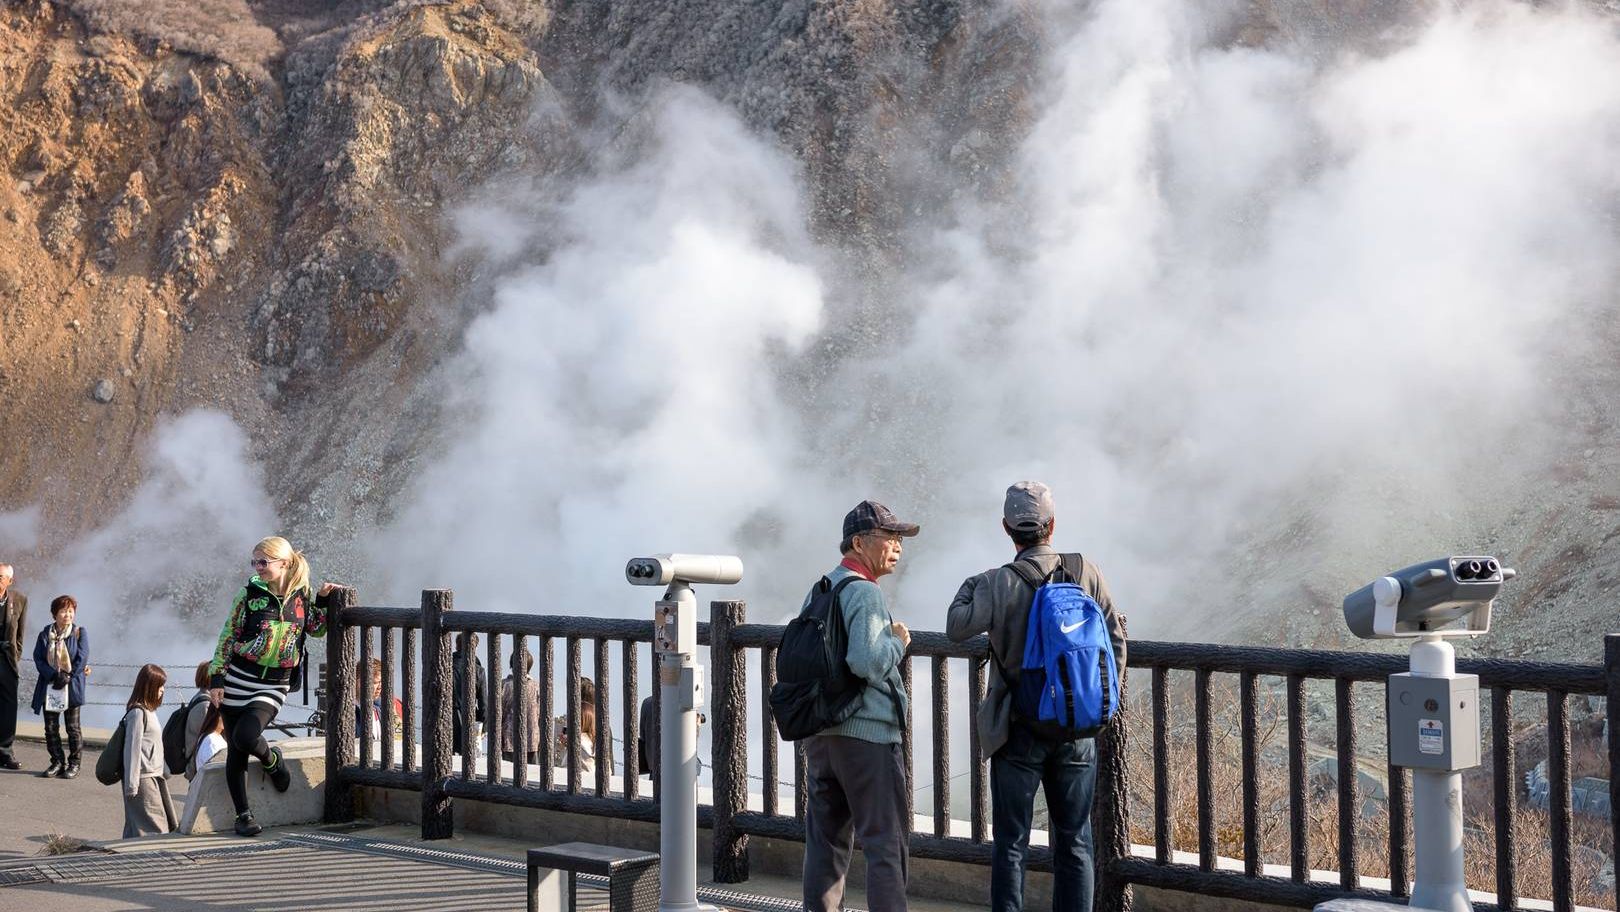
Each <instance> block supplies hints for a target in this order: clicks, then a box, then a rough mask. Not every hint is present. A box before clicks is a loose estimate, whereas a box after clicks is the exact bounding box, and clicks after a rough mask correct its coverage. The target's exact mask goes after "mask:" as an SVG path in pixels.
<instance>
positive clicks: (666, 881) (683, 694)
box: [653, 579, 719, 912]
mask: <svg viewBox="0 0 1620 912" xmlns="http://www.w3.org/2000/svg"><path fill="white" fill-rule="evenodd" d="M697 610H698V607H697V597H696V596H695V595H693V594H692V587H691V585H689V584H688V583H686V582H685V581H684V580H680V579H677V580H674V581H673V582H671V583H670V585H669V588H668V589H667V590H665V591H664V598H663V599H662V600H661V601H659V602H658V603H657V604H656V605H655V606H654V608H653V650H654V651H655V652H657V653H658V691H659V697H658V703H659V724H660V726H661V729H662V730H661V732H660V735H659V737H660V739H661V741H662V743H661V744H660V745H659V765H658V776H659V784H658V786H659V793H658V794H659V805H658V812H659V821H658V823H659V826H658V852H659V855H660V859H659V867H658V885H659V896H658V912H719V910H718V909H716V908H715V907H714V906H710V905H704V904H699V903H698V901H697V774H698V759H697V727H698V709H699V707H701V706H702V705H703V689H704V688H703V666H701V665H699V664H698V663H697Z"/></svg>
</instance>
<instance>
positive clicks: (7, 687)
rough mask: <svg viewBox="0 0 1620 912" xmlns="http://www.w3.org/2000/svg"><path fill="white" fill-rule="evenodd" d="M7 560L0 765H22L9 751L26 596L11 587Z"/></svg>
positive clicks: (1, 607) (1, 595)
mask: <svg viewBox="0 0 1620 912" xmlns="http://www.w3.org/2000/svg"><path fill="white" fill-rule="evenodd" d="M14 572H15V571H13V570H12V568H11V565H10V564H0V654H3V658H0V769H8V770H17V769H22V764H21V763H18V762H17V758H16V757H15V756H13V755H12V753H11V745H12V742H13V741H14V740H15V739H16V737H17V679H18V675H19V668H20V666H21V663H22V651H23V637H24V636H26V635H27V628H28V596H26V595H23V594H22V593H21V592H18V591H17V590H16V589H14V588H12V585H11V579H12V574H13V573H14Z"/></svg>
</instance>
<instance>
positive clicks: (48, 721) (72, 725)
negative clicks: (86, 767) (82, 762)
mask: <svg viewBox="0 0 1620 912" xmlns="http://www.w3.org/2000/svg"><path fill="white" fill-rule="evenodd" d="M82 708H83V707H79V706H69V707H68V708H67V711H66V712H56V713H53V712H48V713H46V714H45V752H46V753H48V754H50V755H51V762H52V763H56V764H64V763H65V764H67V765H68V766H78V765H79V754H80V753H81V752H82V751H83V750H84V733H83V732H82V730H81V729H80V728H79V710H80V709H82ZM63 716H66V717H67V753H66V754H63V752H62V717H63Z"/></svg>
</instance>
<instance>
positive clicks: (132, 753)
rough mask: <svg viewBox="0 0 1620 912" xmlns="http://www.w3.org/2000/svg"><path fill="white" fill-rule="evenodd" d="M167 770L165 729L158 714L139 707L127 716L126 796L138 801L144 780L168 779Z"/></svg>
mask: <svg viewBox="0 0 1620 912" xmlns="http://www.w3.org/2000/svg"><path fill="white" fill-rule="evenodd" d="M167 775H168V770H166V769H164V768H163V726H162V725H161V724H159V723H158V717H157V713H155V712H153V711H151V710H150V709H143V708H141V707H139V706H137V707H135V708H134V709H132V710H130V711H129V712H127V713H125V714H124V794H125V795H128V796H129V797H131V798H133V797H135V794H136V793H137V792H139V791H140V790H141V779H143V778H145V777H147V776H157V777H159V778H163V777H166V776H167Z"/></svg>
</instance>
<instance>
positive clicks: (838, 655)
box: [771, 576, 866, 741]
mask: <svg viewBox="0 0 1620 912" xmlns="http://www.w3.org/2000/svg"><path fill="white" fill-rule="evenodd" d="M856 579H857V577H855V576H848V577H845V578H844V579H842V580H839V581H838V585H836V586H834V585H833V584H832V581H831V580H829V579H827V578H826V577H825V576H824V577H822V578H821V579H820V581H818V582H817V583H816V585H815V586H814V587H813V588H812V589H811V590H810V602H809V604H807V605H805V606H804V610H803V611H801V612H799V616H798V617H797V618H794V619H793V621H792V623H790V624H788V626H787V630H785V631H783V633H782V641H781V642H780V643H779V644H778V645H777V648H776V684H775V686H773V687H772V688H771V715H773V716H775V717H776V727H777V728H778V729H779V730H780V731H781V733H782V737H783V738H785V739H786V740H788V741H797V740H799V739H801V738H808V737H810V736H811V735H814V734H816V733H817V732H820V731H822V730H824V729H827V728H831V727H832V726H834V725H837V724H839V723H840V722H843V721H845V720H846V719H848V718H849V717H850V716H852V715H854V714H855V709H856V704H855V701H856V699H857V698H858V697H860V695H861V691H862V690H864V689H865V688H866V681H865V680H864V679H862V678H861V677H859V676H858V675H856V674H854V673H853V672H851V671H850V670H849V663H848V661H846V660H845V657H844V654H845V651H846V650H847V649H848V648H849V631H848V630H847V629H845V627H844V610H843V608H842V607H841V606H840V605H839V604H838V596H839V595H840V594H841V593H842V592H843V591H844V587H845V586H847V585H849V584H850V583H851V582H853V581H854V580H856Z"/></svg>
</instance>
